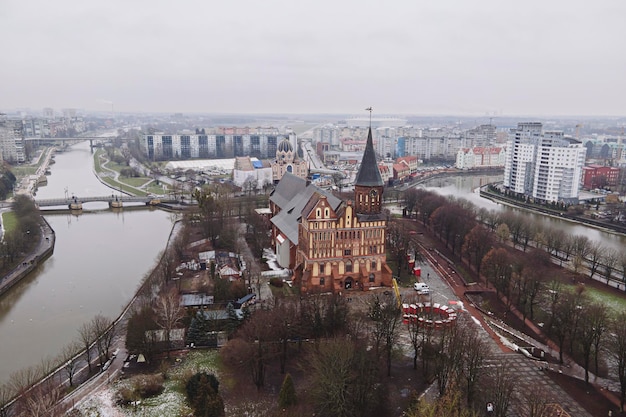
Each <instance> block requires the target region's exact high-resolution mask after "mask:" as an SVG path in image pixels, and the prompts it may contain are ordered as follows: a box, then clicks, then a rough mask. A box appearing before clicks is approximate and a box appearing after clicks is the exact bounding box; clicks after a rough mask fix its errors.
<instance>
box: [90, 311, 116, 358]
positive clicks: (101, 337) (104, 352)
mask: <svg viewBox="0 0 626 417" xmlns="http://www.w3.org/2000/svg"><path fill="white" fill-rule="evenodd" d="M91 326H92V329H93V331H94V334H95V337H96V349H97V350H98V359H99V361H100V367H103V366H104V364H105V362H106V361H108V360H109V348H110V347H111V344H112V343H113V338H114V337H115V331H116V329H115V323H114V322H113V321H112V320H111V319H110V318H108V317H105V316H102V315H100V314H98V315H96V316H95V317H94V318H93V319H92V320H91Z"/></svg>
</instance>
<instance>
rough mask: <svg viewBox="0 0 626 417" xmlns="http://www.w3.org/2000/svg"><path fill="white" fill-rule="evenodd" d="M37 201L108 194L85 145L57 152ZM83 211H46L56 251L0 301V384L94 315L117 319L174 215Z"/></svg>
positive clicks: (72, 336) (52, 351)
mask: <svg viewBox="0 0 626 417" xmlns="http://www.w3.org/2000/svg"><path fill="white" fill-rule="evenodd" d="M55 159H56V163H55V164H54V165H51V166H50V168H51V175H50V176H49V177H48V184H47V185H46V186H44V187H41V188H40V189H39V190H38V191H37V195H36V198H42V199H43V198H59V197H64V196H65V192H66V190H67V192H68V194H69V195H71V194H75V195H77V196H101V195H109V194H111V192H112V190H111V189H110V188H108V187H106V186H105V185H103V184H102V183H100V182H99V181H98V179H97V178H96V177H95V175H94V173H93V155H92V153H91V150H90V149H89V143H88V142H83V143H79V144H77V145H74V146H72V147H70V148H69V150H68V151H67V152H64V153H58V154H57V155H56V158H55ZM85 208H89V209H97V208H102V210H98V211H94V212H85V213H83V214H80V215H72V214H69V213H68V214H45V213H44V217H45V218H46V220H47V221H48V222H49V223H50V225H51V226H52V228H53V229H54V231H55V232H56V245H55V248H54V254H53V255H52V256H51V257H50V258H49V259H48V260H46V261H45V262H44V263H43V264H42V265H40V266H39V267H38V268H37V269H36V270H35V271H33V273H32V274H30V275H29V276H28V277H26V278H24V279H23V280H22V281H21V282H20V283H18V284H17V285H15V286H14V287H13V288H12V289H11V290H10V291H9V292H7V293H6V294H5V295H4V296H3V297H2V298H1V299H0V341H1V342H0V358H1V359H0V383H4V382H7V380H8V379H9V378H10V375H11V373H13V372H15V371H17V370H19V369H22V368H25V367H28V366H31V365H37V364H39V363H40V362H41V360H42V358H45V357H55V356H56V355H58V354H59V352H60V351H61V349H62V347H63V346H65V345H66V344H68V343H69V342H70V341H72V340H77V338H78V328H79V327H80V326H81V325H82V324H83V323H85V322H88V321H89V320H91V319H92V318H93V317H94V316H95V315H96V314H102V315H104V316H107V317H110V318H111V319H113V318H115V317H117V316H118V315H119V313H120V312H121V311H122V309H123V307H124V306H125V305H126V304H127V303H128V301H130V299H131V298H132V297H133V295H134V294H135V291H136V290H137V288H138V286H139V284H140V282H141V280H142V278H143V277H144V275H145V274H146V273H147V272H149V271H150V270H151V268H152V267H153V266H154V263H155V260H156V259H157V256H158V254H159V253H160V252H161V251H162V250H163V249H164V248H165V245H166V243H167V239H168V236H169V233H170V231H171V229H172V224H173V223H172V222H173V216H172V214H170V213H167V212H165V211H162V210H158V209H142V210H126V211H125V210H122V211H121V212H117V213H114V212H112V211H111V210H108V207H107V204H106V203H89V204H87V205H85Z"/></svg>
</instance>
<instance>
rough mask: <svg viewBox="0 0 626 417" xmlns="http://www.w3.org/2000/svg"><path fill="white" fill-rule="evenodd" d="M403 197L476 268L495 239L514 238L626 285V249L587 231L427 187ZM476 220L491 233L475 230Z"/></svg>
mask: <svg viewBox="0 0 626 417" xmlns="http://www.w3.org/2000/svg"><path fill="white" fill-rule="evenodd" d="M404 201H405V204H406V207H407V209H408V210H409V212H410V213H413V212H414V211H417V214H418V219H419V220H420V221H421V222H422V223H423V224H424V225H428V226H429V227H431V229H432V230H433V232H434V233H435V234H436V235H437V236H438V237H439V238H440V239H441V241H442V242H443V243H445V244H446V246H447V247H448V248H450V250H451V251H452V253H453V254H457V255H458V254H459V253H461V252H463V253H461V255H462V256H468V261H470V262H471V263H472V264H473V266H474V267H478V268H479V267H480V266H479V265H480V262H479V260H480V257H481V255H482V256H484V255H485V254H486V253H487V251H488V250H489V249H490V246H492V245H493V243H494V241H500V242H501V243H505V242H508V241H510V242H511V243H512V245H513V247H515V248H520V249H521V250H523V251H524V252H526V251H527V250H529V249H531V248H538V249H541V250H543V251H545V252H547V253H548V254H550V255H551V256H553V257H554V258H556V259H557V260H558V261H559V262H560V264H561V265H563V263H564V262H569V263H570V264H571V266H572V268H573V269H574V272H576V273H578V272H582V271H583V270H586V271H588V273H589V278H593V277H594V276H595V275H597V274H602V276H603V277H604V279H606V281H607V283H608V282H609V281H610V280H612V279H619V280H620V281H622V282H623V283H625V284H626V253H619V252H618V251H616V250H615V249H613V248H610V247H606V246H605V245H603V244H602V243H600V242H596V241H591V240H590V239H589V238H588V237H587V236H585V235H572V234H568V233H566V232H564V231H563V230H561V229H558V228H556V227H546V226H544V225H543V224H540V223H539V222H537V221H535V220H533V219H532V218H531V217H529V216H528V215H524V214H520V213H516V212H513V211H510V210H506V211H494V210H487V209H485V208H480V209H478V208H476V207H475V206H474V205H473V204H472V203H471V202H469V201H467V200H464V199H454V198H446V197H444V196H441V195H438V194H436V193H433V192H430V191H426V190H423V189H415V188H413V189H409V190H407V191H405V200H404ZM477 225H480V226H481V227H484V228H486V229H487V230H488V231H489V232H490V233H487V232H486V231H485V230H483V229H481V228H478V229H475V227H476V226H477ZM470 232H471V233H470ZM485 249H486V250H485ZM468 251H469V252H471V253H469V252H468ZM478 272H480V271H478ZM616 273H619V274H620V277H619V278H617V277H615V275H616ZM625 288H626V287H625Z"/></svg>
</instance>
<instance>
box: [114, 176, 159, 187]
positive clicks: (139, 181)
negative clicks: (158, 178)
mask: <svg viewBox="0 0 626 417" xmlns="http://www.w3.org/2000/svg"><path fill="white" fill-rule="evenodd" d="M151 180H152V178H148V177H129V178H126V177H119V181H120V182H123V183H124V184H128V185H130V186H131V187H141V186H142V185H144V184H146V183H148V181H151Z"/></svg>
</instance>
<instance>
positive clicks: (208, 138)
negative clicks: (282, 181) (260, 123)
mask: <svg viewBox="0 0 626 417" xmlns="http://www.w3.org/2000/svg"><path fill="white" fill-rule="evenodd" d="M292 136H293V137H292ZM285 139H287V140H288V141H291V142H292V143H293V142H295V135H293V134H292V135H287V134H269V135H268V134H262V133H258V134H252V133H249V134H220V133H216V134H194V133H191V132H190V133H181V134H165V133H159V134H146V135H143V137H142V138H141V142H140V146H141V149H142V151H143V152H144V153H145V154H146V156H147V157H148V158H149V159H151V160H171V159H191V158H203V159H221V158H235V157H238V156H252V157H256V158H259V159H270V158H273V157H274V156H275V155H276V150H277V148H278V144H279V143H281V142H282V141H283V140H285Z"/></svg>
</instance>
